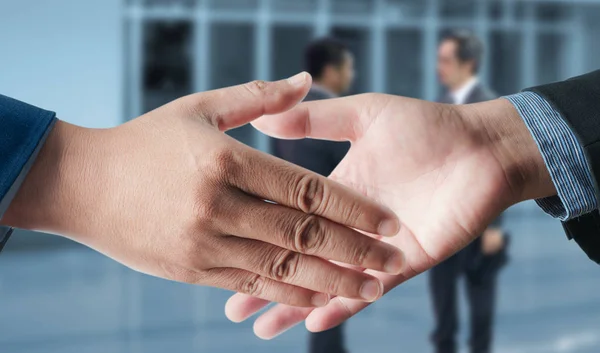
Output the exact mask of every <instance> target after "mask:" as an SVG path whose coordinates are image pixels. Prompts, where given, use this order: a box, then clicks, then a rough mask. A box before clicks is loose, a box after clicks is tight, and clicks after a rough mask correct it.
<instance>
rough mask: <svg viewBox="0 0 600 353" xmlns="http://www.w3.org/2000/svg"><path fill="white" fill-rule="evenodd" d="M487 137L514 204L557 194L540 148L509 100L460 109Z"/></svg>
mask: <svg viewBox="0 0 600 353" xmlns="http://www.w3.org/2000/svg"><path fill="white" fill-rule="evenodd" d="M457 108H458V109H459V110H460V111H461V115H462V116H463V117H464V119H465V120H466V121H467V122H468V123H469V124H470V125H471V126H473V127H474V129H475V131H476V133H477V134H478V135H479V136H484V138H485V146H486V148H488V149H489V151H490V152H491V153H492V155H493V156H494V157H495V158H496V160H497V161H498V163H499V165H500V166H501V168H502V170H503V171H504V174H505V177H506V179H507V183H508V184H509V185H510V187H511V190H512V191H513V192H514V196H515V200H514V203H518V202H521V201H524V200H529V199H539V198H544V197H550V196H553V195H556V188H555V186H554V184H553V182H552V179H551V178H550V174H549V172H548V169H547V167H546V165H545V163H544V159H543V158H542V155H541V153H540V151H539V148H538V146H537V144H536V142H535V140H534V139H533V137H532V135H531V133H530V131H529V129H528V128H527V126H526V125H525V123H524V122H523V119H522V118H521V116H520V115H519V112H518V111H517V110H516V108H515V107H514V106H513V105H512V103H511V102H509V101H508V100H506V99H502V98H501V99H496V100H493V101H489V102H484V103H478V104H471V105H464V106H460V107H457Z"/></svg>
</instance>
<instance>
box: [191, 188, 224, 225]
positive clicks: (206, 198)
mask: <svg viewBox="0 0 600 353" xmlns="http://www.w3.org/2000/svg"><path fill="white" fill-rule="evenodd" d="M222 202H223V201H222V199H221V198H220V197H218V196H217V195H211V194H208V195H203V196H201V197H198V198H197V202H196V207H195V208H196V211H195V219H193V220H192V223H193V227H192V230H193V231H199V230H200V231H202V230H205V228H206V227H207V226H209V225H210V224H213V223H214V221H216V220H217V219H219V216H220V214H221V211H220V210H221V203H222Z"/></svg>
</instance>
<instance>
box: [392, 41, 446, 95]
mask: <svg viewBox="0 0 600 353" xmlns="http://www.w3.org/2000/svg"><path fill="white" fill-rule="evenodd" d="M422 37H423V35H422V33H421V32H420V31H417V30H409V31H408V30H392V31H389V32H388V34H387V52H388V57H387V60H386V61H387V62H386V74H387V77H388V79H387V87H386V92H387V93H390V94H397V95H400V96H407V97H415V98H418V97H421V96H422V86H423V70H435V67H426V68H423V64H422V60H421V50H422V49H421V48H422V46H423V40H422Z"/></svg>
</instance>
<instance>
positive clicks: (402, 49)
mask: <svg viewBox="0 0 600 353" xmlns="http://www.w3.org/2000/svg"><path fill="white" fill-rule="evenodd" d="M457 28H466V29H470V30H472V31H474V32H475V33H477V34H478V35H479V36H480V37H481V38H482V39H483V41H484V42H485V45H486V54H485V57H484V62H483V68H482V71H481V74H480V77H481V79H482V80H483V81H484V82H486V83H488V84H489V85H490V86H491V87H492V88H493V89H494V90H496V92H498V93H499V94H501V95H506V94H511V93H515V92H518V91H519V90H520V89H521V88H525V87H528V86H532V85H535V84H539V83H545V82H551V81H556V80H560V79H565V78H568V77H571V76H575V75H578V74H581V73H585V72H588V71H592V70H594V69H597V68H598V67H599V66H600V59H598V58H600V45H599V44H598V43H599V42H598V38H600V0H563V1H560V0H553V1H550V0H490V1H486V0H127V1H125V0H103V1H80V0H53V1H51V2H50V1H44V0H19V1H11V0H0V50H1V51H0V53H1V55H0V93H2V94H5V95H8V96H13V97H15V98H18V99H21V100H24V101H27V102H30V103H32V104H35V105H38V106H41V107H44V108H46V109H49V110H54V111H57V112H58V116H59V117H60V118H62V119H64V120H66V121H69V122H72V123H76V124H80V125H84V126H89V127H98V128H105V127H111V126H115V125H117V124H119V123H122V122H124V121H126V120H128V119H131V118H134V117H136V116H139V115H141V114H143V113H145V112H147V111H149V110H151V109H153V108H156V107H158V106H160V105H162V104H164V103H166V102H169V101H171V100H173V99H175V98H177V97H180V96H182V95H185V94H189V93H192V92H198V91H205V90H209V89H214V88H219V87H224V86H230V85H235V84H239V83H243V82H246V81H250V80H253V79H262V80H274V79H280V78H284V77H287V76H290V75H292V74H294V73H296V72H298V71H301V70H302V54H303V50H304V46H305V45H306V44H307V43H309V42H310V41H311V40H312V39H314V38H317V37H321V36H334V37H337V38H340V39H342V40H343V41H345V42H346V43H348V44H349V46H350V48H351V49H352V51H353V52H354V53H355V54H356V61H357V73H358V77H357V81H356V84H355V85H354V88H353V93H363V92H382V93H390V94H397V95H403V96H409V97H415V98H421V99H427V100H433V99H435V98H436V97H437V95H438V94H439V92H440V87H439V84H438V82H437V77H436V73H435V65H436V51H437V44H438V40H439V38H440V36H441V35H442V34H443V33H444V32H445V31H446V30H449V29H457ZM229 133H230V134H231V135H232V136H234V137H235V138H237V139H239V140H241V141H242V142H244V143H247V144H249V145H252V146H254V147H256V148H258V149H261V150H263V151H267V152H268V151H270V146H271V141H270V139H269V138H267V137H265V136H264V135H262V134H260V133H258V132H256V131H255V130H254V129H253V128H252V127H250V126H246V127H242V128H239V129H236V130H233V131H231V132H229ZM148 172H149V173H150V172H152V171H148ZM506 227H507V230H508V231H509V232H510V234H511V235H512V244H511V249H510V254H511V262H510V264H509V267H508V268H507V270H506V271H504V272H503V274H502V275H501V281H500V283H499V287H500V292H499V293H500V294H499V299H498V300H499V305H498V316H497V317H498V318H497V325H496V330H495V331H496V351H497V352H500V353H504V352H510V353H513V352H515V353H516V352H527V353H537V352H540V353H543V352H590V353H591V352H598V351H599V350H600V325H599V324H600V297H599V295H598V293H600V275H598V269H597V265H594V264H593V263H592V262H590V261H589V260H588V259H587V258H586V257H585V255H584V254H583V253H582V252H581V251H580V250H579V249H578V247H577V246H576V244H574V243H572V242H568V241H567V239H566V237H565V236H564V234H563V232H562V229H561V226H560V224H559V223H558V222H557V221H555V220H553V219H551V218H549V217H548V216H546V215H545V214H543V213H542V212H541V211H540V210H539V209H538V208H537V206H536V205H535V204H534V203H533V202H525V203H522V204H520V205H517V206H515V207H513V208H511V209H510V210H508V211H507V213H506ZM0 267H1V268H2V270H0V313H2V314H0V347H2V348H0V351H2V352H4V351H6V352H78V353H79V352H90V353H91V352H134V353H135V352H165V351H172V352H183V353H185V352H210V353H212V352H239V351H245V352H247V353H254V352H304V351H306V349H305V345H306V333H305V330H304V329H303V328H302V327H298V328H295V329H293V330H291V331H290V332H288V333H286V334H285V335H283V336H281V337H280V338H277V339H276V340H274V341H272V342H263V341H260V340H258V339H257V338H255V337H253V335H252V329H251V323H245V324H242V325H235V324H232V323H229V322H228V321H227V320H226V319H225V316H224V314H223V310H222V306H223V304H224V302H225V300H226V298H227V297H228V293H226V292H224V291H220V290H215V289H208V288H198V287H192V286H187V285H182V284H177V283H172V282H167V281H163V280H158V279H155V278H150V277H148V276H144V275H141V274H138V273H135V272H133V271H131V270H129V269H127V268H125V267H123V266H121V265H119V264H117V263H115V262H113V261H112V260H110V259H107V258H105V257H103V256H102V255H99V254H96V253H94V252H93V251H91V250H88V249H85V248H83V247H82V246H80V245H77V244H74V243H71V242H69V241H66V240H64V239H62V238H58V237H54V236H50V235H44V234H38V233H33V232H23V231H20V232H17V234H16V235H15V236H14V237H13V239H12V240H11V242H10V243H9V244H8V245H7V248H6V250H5V252H4V253H3V254H2V255H0ZM462 304H464V303H462ZM464 308H465V305H461V309H464ZM461 311H463V315H462V317H463V320H465V319H466V316H465V315H464V310H461ZM461 326H462V327H463V328H464V327H465V326H466V325H465V323H464V321H461ZM431 327H432V319H431V308H430V303H429V300H428V293H427V288H426V280H425V277H424V276H421V277H418V278H415V279H413V280H411V281H409V282H408V283H406V284H405V285H403V286H400V287H399V288H397V289H396V290H394V291H393V292H391V293H390V294H388V295H387V296H386V297H385V298H384V299H383V300H381V301H380V302H379V303H377V304H375V305H372V306H371V307H370V308H369V309H368V310H366V311H365V312H363V313H362V314H360V315H358V316H357V317H355V318H354V319H352V320H351V321H350V323H349V325H348V330H347V338H348V347H349V349H350V352H352V353H359V352H365V353H367V352H369V353H370V352H410V353H412V352H415V353H418V352H427V351H429V350H430V346H429V343H428V335H429V332H430V329H431ZM465 341H466V337H465V336H464V335H463V336H461V343H464V342H465ZM463 346H464V344H463Z"/></svg>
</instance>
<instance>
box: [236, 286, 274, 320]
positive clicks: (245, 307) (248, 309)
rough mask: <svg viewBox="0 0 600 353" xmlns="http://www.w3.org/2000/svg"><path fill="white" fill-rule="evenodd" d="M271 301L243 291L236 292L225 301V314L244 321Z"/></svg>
mask: <svg viewBox="0 0 600 353" xmlns="http://www.w3.org/2000/svg"><path fill="white" fill-rule="evenodd" d="M270 303H271V302H270V301H268V300H264V299H260V298H255V297H252V296H250V295H247V294H243V293H235V294H234V295H232V296H231V297H230V298H229V299H228V300H227V303H225V316H227V318H228V319H229V320H231V321H233V322H238V323H239V322H242V321H245V320H246V319H248V318H249V317H251V316H252V315H254V314H256V313H257V312H259V311H260V310H262V309H263V308H264V307H266V306H267V305H269V304H270Z"/></svg>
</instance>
